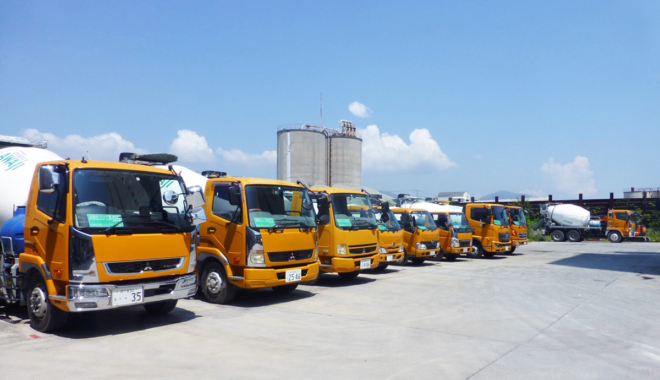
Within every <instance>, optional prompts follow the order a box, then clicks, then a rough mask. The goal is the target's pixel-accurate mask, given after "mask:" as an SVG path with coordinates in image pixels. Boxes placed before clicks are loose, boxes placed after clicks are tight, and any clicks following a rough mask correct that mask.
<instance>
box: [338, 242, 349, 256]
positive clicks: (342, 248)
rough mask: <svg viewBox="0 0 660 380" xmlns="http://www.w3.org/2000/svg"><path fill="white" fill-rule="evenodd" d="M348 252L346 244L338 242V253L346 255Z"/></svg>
mask: <svg viewBox="0 0 660 380" xmlns="http://www.w3.org/2000/svg"><path fill="white" fill-rule="evenodd" d="M346 252H347V250H346V244H337V254H338V255H345V254H346Z"/></svg>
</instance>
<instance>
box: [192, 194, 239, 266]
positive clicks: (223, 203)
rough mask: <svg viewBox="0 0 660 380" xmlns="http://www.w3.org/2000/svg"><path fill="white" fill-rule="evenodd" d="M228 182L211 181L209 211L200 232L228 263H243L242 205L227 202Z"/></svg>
mask: <svg viewBox="0 0 660 380" xmlns="http://www.w3.org/2000/svg"><path fill="white" fill-rule="evenodd" d="M229 186H231V183H230V182H215V183H213V199H212V200H207V202H209V201H211V202H212V205H211V213H210V215H209V216H208V221H207V223H204V226H203V227H202V228H204V229H205V231H203V232H202V233H205V234H206V237H207V238H208V239H209V241H210V242H211V243H212V244H213V246H214V247H216V248H218V249H220V251H221V252H222V253H223V254H225V256H227V260H229V265H245V263H246V252H245V246H246V241H245V222H244V218H243V213H244V210H243V207H241V206H234V205H231V204H230V203H229V193H228V189H229Z"/></svg>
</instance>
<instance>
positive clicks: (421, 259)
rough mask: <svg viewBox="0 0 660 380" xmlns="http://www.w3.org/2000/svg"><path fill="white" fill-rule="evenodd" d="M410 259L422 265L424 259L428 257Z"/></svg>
mask: <svg viewBox="0 0 660 380" xmlns="http://www.w3.org/2000/svg"><path fill="white" fill-rule="evenodd" d="M410 260H411V261H412V262H413V264H415V265H420V264H424V260H426V259H424V258H423V257H413V258H411V259H410Z"/></svg>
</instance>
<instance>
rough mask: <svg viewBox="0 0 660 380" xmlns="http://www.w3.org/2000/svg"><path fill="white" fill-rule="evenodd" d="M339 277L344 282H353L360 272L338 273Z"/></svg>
mask: <svg viewBox="0 0 660 380" xmlns="http://www.w3.org/2000/svg"><path fill="white" fill-rule="evenodd" d="M337 274H338V275H339V277H341V278H343V279H344V280H353V279H355V278H356V277H357V276H358V275H359V274H360V271H357V270H356V271H354V272H346V273H337Z"/></svg>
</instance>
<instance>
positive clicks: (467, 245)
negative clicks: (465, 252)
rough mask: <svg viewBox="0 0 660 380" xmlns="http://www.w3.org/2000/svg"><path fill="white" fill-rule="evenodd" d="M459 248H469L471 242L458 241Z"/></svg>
mask: <svg viewBox="0 0 660 380" xmlns="http://www.w3.org/2000/svg"><path fill="white" fill-rule="evenodd" d="M459 244H460V246H461V247H470V246H471V245H472V240H461V241H459Z"/></svg>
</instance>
